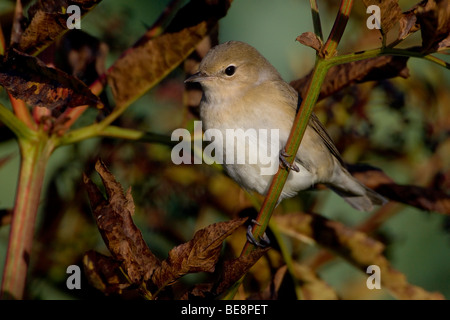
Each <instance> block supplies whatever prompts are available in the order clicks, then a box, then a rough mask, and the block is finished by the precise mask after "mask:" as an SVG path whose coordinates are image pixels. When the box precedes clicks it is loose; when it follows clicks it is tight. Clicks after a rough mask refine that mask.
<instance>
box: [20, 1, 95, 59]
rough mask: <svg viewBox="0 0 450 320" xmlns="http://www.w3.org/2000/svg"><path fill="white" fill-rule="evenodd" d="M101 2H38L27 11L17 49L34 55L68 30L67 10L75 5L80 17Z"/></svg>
mask: <svg viewBox="0 0 450 320" xmlns="http://www.w3.org/2000/svg"><path fill="white" fill-rule="evenodd" d="M100 1H101V0H45V1H44V0H39V1H37V2H36V3H35V4H34V5H32V6H31V7H30V9H29V10H28V16H29V22H28V25H27V27H26V29H25V30H24V32H23V34H22V36H21V38H20V41H19V43H18V46H17V48H18V49H19V50H20V51H22V52H25V53H28V54H36V53H38V52H40V51H42V50H43V49H44V48H45V47H47V46H48V45H49V44H51V43H52V42H53V41H55V40H56V39H57V38H58V37H59V36H60V35H61V34H62V33H64V32H66V31H67V30H69V29H68V28H67V19H68V18H69V16H70V15H69V14H68V13H67V8H68V7H69V6H70V5H76V6H78V7H79V8H80V13H81V15H84V14H86V13H87V12H89V11H90V10H91V9H92V8H94V7H95V6H96V5H97V4H98V3H99V2H100Z"/></svg>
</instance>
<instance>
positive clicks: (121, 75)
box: [107, 0, 231, 106]
mask: <svg viewBox="0 0 450 320" xmlns="http://www.w3.org/2000/svg"><path fill="white" fill-rule="evenodd" d="M230 3H231V1H230V0H219V1H208V0H196V1H195V0H192V1H190V2H189V3H188V4H187V5H186V6H185V7H183V8H182V9H181V10H180V11H179V12H178V14H177V15H176V16H175V17H174V19H173V21H172V23H171V24H170V25H169V26H168V27H167V30H166V32H165V33H164V34H162V35H161V36H159V37H156V38H152V37H151V35H150V34H145V35H144V36H143V37H142V38H141V39H140V40H139V41H138V42H137V44H136V45H135V46H134V47H132V48H131V49H129V50H128V51H127V52H126V54H124V55H123V56H122V57H121V58H120V59H119V60H117V61H116V63H115V64H114V65H113V66H112V67H111V68H110V71H109V72H108V75H107V79H108V84H109V85H110V86H111V88H112V92H113V95H114V98H115V100H116V102H117V105H119V106H121V105H127V104H129V103H131V102H132V101H134V100H136V99H137V98H138V97H139V96H140V95H142V94H143V93H144V92H146V91H147V90H149V89H150V88H151V87H153V86H154V85H156V84H157V83H158V82H159V81H160V80H161V79H162V78H164V77H165V76H166V75H167V74H168V73H169V72H171V71H172V70H173V69H174V68H176V67H177V66H178V65H179V64H180V63H181V62H183V61H184V60H185V59H186V57H188V56H189V54H191V53H192V52H193V50H194V49H195V47H196V45H197V44H198V43H200V41H201V40H202V39H203V38H204V37H205V36H207V35H208V34H209V33H210V32H211V31H212V30H213V29H214V28H215V26H216V24H217V21H218V19H220V18H221V17H223V16H224V15H225V14H226V12H227V10H228V8H229V6H230ZM150 31H151V30H150ZM150 31H149V32H150Z"/></svg>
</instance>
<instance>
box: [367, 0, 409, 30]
mask: <svg viewBox="0 0 450 320" xmlns="http://www.w3.org/2000/svg"><path fill="white" fill-rule="evenodd" d="M363 2H364V4H365V5H366V7H368V6H371V5H376V6H378V7H379V8H380V18H381V21H380V25H381V30H380V31H381V33H382V34H387V33H388V32H389V30H391V29H392V27H393V26H394V25H395V24H396V23H397V21H398V20H399V19H400V18H401V17H402V10H401V9H400V6H399V5H398V1H397V0H363Z"/></svg>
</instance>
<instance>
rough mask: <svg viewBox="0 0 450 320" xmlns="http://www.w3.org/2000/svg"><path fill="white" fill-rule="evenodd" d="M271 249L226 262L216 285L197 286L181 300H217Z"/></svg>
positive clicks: (257, 251) (260, 250)
mask: <svg viewBox="0 0 450 320" xmlns="http://www.w3.org/2000/svg"><path fill="white" fill-rule="evenodd" d="M269 249H270V248H269V247H267V248H256V249H255V250H253V251H252V252H251V253H250V254H249V255H247V256H240V257H238V258H236V259H232V260H227V261H225V262H224V264H223V268H222V271H221V273H220V275H219V277H218V279H217V281H216V282H215V283H207V284H199V285H196V286H195V287H194V288H193V289H192V290H191V291H189V292H186V293H185V294H184V295H183V296H182V297H181V299H183V300H187V299H192V298H217V297H218V296H220V295H222V294H224V293H225V292H226V290H228V289H229V288H230V287H231V286H232V285H233V284H234V283H236V282H237V281H238V280H239V279H240V278H241V277H242V276H244V275H245V274H246V273H247V272H248V270H250V268H251V267H252V266H253V265H254V264H255V263H256V262H257V261H258V260H259V259H260V258H261V257H262V256H263V254H264V253H266V252H267V251H268V250H269Z"/></svg>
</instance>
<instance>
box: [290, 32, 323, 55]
mask: <svg viewBox="0 0 450 320" xmlns="http://www.w3.org/2000/svg"><path fill="white" fill-rule="evenodd" d="M295 40H297V41H298V42H300V43H301V44H304V45H305V46H308V47H311V48H313V49H314V50H316V51H320V49H321V48H322V42H321V41H320V39H319V38H317V36H316V34H315V33H314V32H310V31H308V32H304V33H302V34H301V35H299V36H298V37H297V38H296V39H295Z"/></svg>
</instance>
